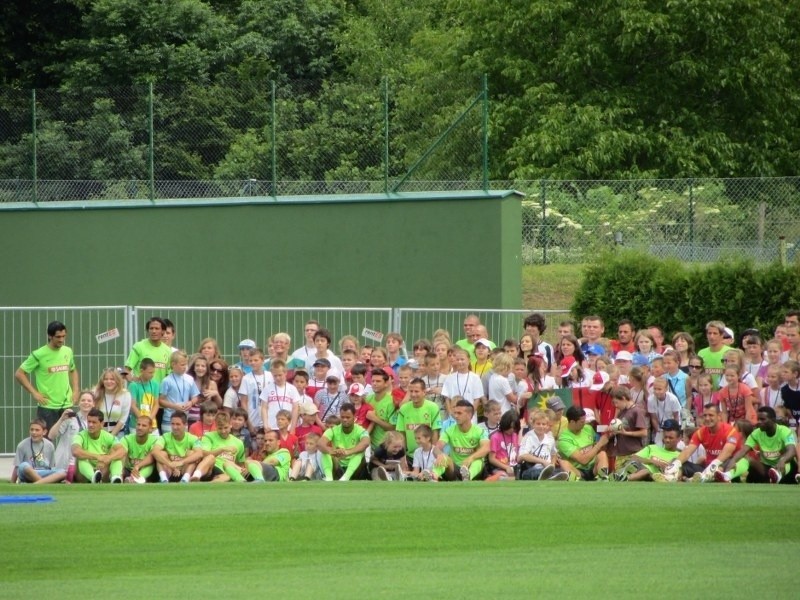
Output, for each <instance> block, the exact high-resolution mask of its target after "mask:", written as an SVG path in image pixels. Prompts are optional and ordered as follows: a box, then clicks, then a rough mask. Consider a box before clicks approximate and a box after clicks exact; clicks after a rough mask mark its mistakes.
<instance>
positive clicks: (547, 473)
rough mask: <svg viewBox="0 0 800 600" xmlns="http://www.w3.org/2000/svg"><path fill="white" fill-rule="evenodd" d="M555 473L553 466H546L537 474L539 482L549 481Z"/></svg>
mask: <svg viewBox="0 0 800 600" xmlns="http://www.w3.org/2000/svg"><path fill="white" fill-rule="evenodd" d="M555 472H556V468H555V467H554V466H553V465H547V466H546V467H545V468H544V469H542V472H541V473H539V481H543V480H544V479H550V478H551V477H552V476H553V473H555Z"/></svg>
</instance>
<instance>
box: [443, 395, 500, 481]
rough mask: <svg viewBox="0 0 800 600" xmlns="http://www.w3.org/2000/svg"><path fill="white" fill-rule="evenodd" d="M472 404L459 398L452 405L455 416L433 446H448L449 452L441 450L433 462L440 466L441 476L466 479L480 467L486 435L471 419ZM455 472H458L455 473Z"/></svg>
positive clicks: (478, 471)
mask: <svg viewBox="0 0 800 600" xmlns="http://www.w3.org/2000/svg"><path fill="white" fill-rule="evenodd" d="M474 412H475V407H474V406H473V405H472V403H471V402H470V401H468V400H459V401H458V402H456V404H455V406H454V407H453V418H454V419H455V420H456V422H455V424H454V425H451V426H450V427H448V428H447V429H445V430H444V431H443V432H442V435H441V437H440V438H439V441H438V442H436V447H437V448H438V450H439V451H440V452H442V451H444V449H445V447H446V446H448V445H449V446H450V450H449V452H450V454H449V455H447V454H442V455H441V456H440V457H439V458H438V459H437V460H436V466H439V467H441V466H444V467H445V470H444V479H447V480H450V481H452V480H454V479H456V478H460V479H461V480H462V481H470V480H472V479H476V478H477V477H479V476H480V474H481V472H482V471H483V459H484V458H485V457H486V456H487V455H488V454H489V435H488V433H487V432H486V430H485V429H484V428H482V427H478V426H477V425H474V424H473V423H472V415H473V414H474ZM456 472H457V473H458V474H456Z"/></svg>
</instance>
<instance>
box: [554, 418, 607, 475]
mask: <svg viewBox="0 0 800 600" xmlns="http://www.w3.org/2000/svg"><path fill="white" fill-rule="evenodd" d="M566 417H567V428H566V429H565V430H564V431H562V432H561V435H560V436H559V438H558V453H559V454H560V455H561V456H562V457H563V458H564V459H565V460H566V463H568V464H569V466H570V467H571V468H572V469H573V470H574V472H575V473H577V474H578V475H579V476H580V478H581V479H583V480H585V481H594V480H595V479H600V480H604V481H608V455H607V454H606V451H605V447H606V446H607V445H608V441H609V437H608V435H607V434H606V433H603V434H602V435H601V436H600V439H599V440H598V441H597V442H595V441H594V437H595V434H594V429H592V426H591V425H587V423H586V421H587V417H586V413H585V412H584V411H583V409H582V408H581V407H579V406H570V407H569V408H568V409H567V413H566Z"/></svg>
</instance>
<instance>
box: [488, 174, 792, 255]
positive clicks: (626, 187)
mask: <svg viewBox="0 0 800 600" xmlns="http://www.w3.org/2000/svg"><path fill="white" fill-rule="evenodd" d="M493 185H495V186H498V187H500V188H516V189H518V190H520V191H522V192H524V193H525V194H526V198H525V200H524V201H523V203H522V257H523V262H524V263H526V264H542V263H564V262H584V261H587V260H589V259H590V258H591V257H592V256H594V255H596V254H597V253H598V252H600V251H602V250H604V249H609V248H614V247H615V246H620V245H622V246H625V247H631V248H638V249H641V250H644V251H646V252H649V253H651V254H654V255H656V256H660V257H673V258H677V259H679V260H682V261H698V262H710V261H715V260H718V259H720V258H726V257H727V258H730V257H740V256H744V257H747V258H750V259H752V260H754V261H757V262H768V261H774V260H776V259H778V258H779V248H780V247H781V242H782V240H783V242H784V243H785V248H786V253H787V256H788V258H789V259H790V260H791V259H793V258H794V256H795V254H796V251H797V248H798V246H799V245H800V177H784V178H769V179H766V178H762V179H755V178H751V179H660V180H645V179H641V180H628V181H546V180H542V181H502V182H493Z"/></svg>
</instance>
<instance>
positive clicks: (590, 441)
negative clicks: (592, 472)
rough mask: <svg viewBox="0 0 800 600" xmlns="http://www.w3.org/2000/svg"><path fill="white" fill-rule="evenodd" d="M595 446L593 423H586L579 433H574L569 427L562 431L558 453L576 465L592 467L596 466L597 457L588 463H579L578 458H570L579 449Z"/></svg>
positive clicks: (584, 467) (580, 467) (582, 467)
mask: <svg viewBox="0 0 800 600" xmlns="http://www.w3.org/2000/svg"><path fill="white" fill-rule="evenodd" d="M591 446H594V429H592V427H591V425H584V426H583V429H581V430H580V431H579V432H578V433H572V432H571V431H570V430H569V429H564V430H563V431H561V435H559V436H558V453H559V454H560V455H561V456H562V457H563V458H565V459H566V460H568V461H569V462H571V463H572V464H573V465H575V466H576V467H577V468H579V469H590V468H591V467H593V466H594V461H595V458H597V457H595V458H593V459H592V460H590V461H589V462H588V463H586V464H583V463H579V462H578V461H577V460H575V459H573V458H570V456H572V455H573V454H575V452H577V451H578V450H582V449H583V448H588V447H591Z"/></svg>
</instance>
